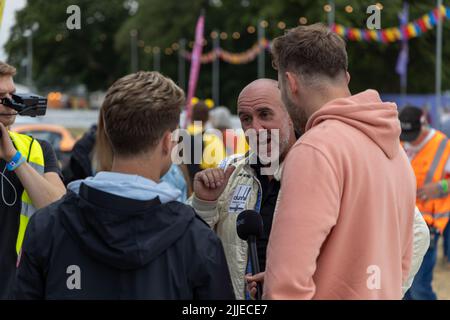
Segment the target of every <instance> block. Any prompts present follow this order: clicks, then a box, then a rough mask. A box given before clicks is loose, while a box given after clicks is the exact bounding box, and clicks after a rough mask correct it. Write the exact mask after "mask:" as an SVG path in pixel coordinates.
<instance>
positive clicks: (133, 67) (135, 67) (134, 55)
mask: <svg viewBox="0 0 450 320" xmlns="http://www.w3.org/2000/svg"><path fill="white" fill-rule="evenodd" d="M130 36H131V37H130V42H131V72H136V71H137V70H138V51H137V31H136V30H131V31H130Z"/></svg>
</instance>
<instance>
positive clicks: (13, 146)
mask: <svg viewBox="0 0 450 320" xmlns="http://www.w3.org/2000/svg"><path fill="white" fill-rule="evenodd" d="M15 74H16V69H15V68H14V67H12V66H10V65H8V64H6V63H4V62H1V61H0V99H1V100H0V101H1V103H0V133H1V137H0V193H1V197H0V299H8V298H10V297H11V295H10V290H11V288H12V287H13V281H14V278H15V273H16V262H17V256H18V255H19V254H20V250H21V246H22V241H23V238H24V235H25V230H26V227H27V224H28V220H29V218H30V217H31V216H32V215H33V213H34V212H35V211H36V210H37V209H39V208H42V207H45V206H47V205H49V204H50V203H52V202H54V201H56V200H58V199H59V198H61V197H62V196H63V195H64V194H65V192H66V190H65V187H64V184H63V182H62V180H61V178H60V175H61V174H60V169H59V167H58V163H57V160H56V155H55V152H54V151H53V149H52V147H51V145H50V144H49V143H48V142H46V141H41V140H35V139H33V138H32V137H30V136H27V135H23V134H18V133H15V132H12V131H9V130H8V129H9V127H10V126H11V125H12V124H13V123H14V121H15V119H16V115H17V111H15V110H13V109H12V108H9V107H6V106H5V105H4V104H3V103H4V102H3V99H5V98H6V99H11V98H12V94H14V93H15V86H14V81H13V76H14V75H15Z"/></svg>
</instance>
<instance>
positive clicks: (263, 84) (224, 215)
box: [190, 79, 296, 299]
mask: <svg viewBox="0 0 450 320" xmlns="http://www.w3.org/2000/svg"><path fill="white" fill-rule="evenodd" d="M238 115H239V118H240V120H241V125H242V129H243V130H244V131H245V132H246V134H247V135H250V136H251V135H253V137H255V136H256V138H258V139H257V144H256V146H252V141H251V138H250V139H249V140H250V145H251V147H253V151H251V152H250V153H247V154H246V155H245V156H244V155H241V156H237V157H230V158H227V159H225V160H224V161H223V163H222V164H221V165H220V166H219V168H216V169H207V170H204V171H201V172H199V173H197V174H196V176H195V178H194V195H193V197H192V198H191V199H190V202H191V203H192V206H193V207H194V208H195V209H196V211H197V213H198V214H199V215H200V216H201V217H202V218H203V219H204V220H205V221H206V222H207V223H208V224H209V225H210V227H211V228H213V229H214V230H215V231H216V232H217V235H218V236H219V238H220V239H221V240H222V243H223V246H224V249H225V255H226V258H227V262H228V267H229V269H230V274H231V279H232V282H233V287H234V292H235V296H236V298H237V299H244V298H245V280H244V276H245V274H246V273H247V272H248V271H251V270H249V269H248V245H247V243H246V242H245V241H243V240H241V239H240V238H239V237H238V235H237V233H236V218H237V216H238V214H239V213H240V212H241V211H243V210H247V209H255V210H256V211H259V213H260V214H261V216H262V219H263V223H264V235H263V237H261V238H260V239H259V240H258V241H257V247H258V260H259V265H260V268H261V271H264V269H265V265H266V248H267V243H268V239H269V234H270V229H271V225H272V219H273V212H274V210H275V204H276V201H277V197H278V192H279V190H280V177H281V167H282V165H280V166H277V165H275V164H276V163H277V162H282V161H283V160H284V157H285V156H286V154H287V152H288V151H289V149H290V147H291V146H292V145H293V144H294V143H295V140H296V137H295V133H294V128H293V124H292V121H291V120H290V118H289V115H288V113H287V112H286V110H285V108H284V107H283V103H282V101H281V95H280V90H279V89H278V84H277V82H276V81H274V80H270V79H259V80H256V81H253V82H252V83H250V84H249V85H248V86H246V87H245V88H244V89H243V90H242V92H241V93H240V95H239V98H238ZM278 133H279V134H278ZM278 142H279V143H278ZM255 147H256V149H257V152H256V150H255ZM265 149H267V154H266V152H265ZM271 168H272V169H273V170H272V171H273V172H270V170H269V169H271ZM236 196H238V197H236ZM236 199H238V200H236Z"/></svg>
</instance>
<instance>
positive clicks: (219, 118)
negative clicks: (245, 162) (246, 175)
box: [211, 107, 249, 157]
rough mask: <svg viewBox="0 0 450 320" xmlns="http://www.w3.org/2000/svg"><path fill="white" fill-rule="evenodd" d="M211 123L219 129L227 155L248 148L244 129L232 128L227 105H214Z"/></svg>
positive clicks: (242, 152)
mask: <svg viewBox="0 0 450 320" xmlns="http://www.w3.org/2000/svg"><path fill="white" fill-rule="evenodd" d="M211 125H212V126H213V127H214V128H215V129H217V130H219V131H220V133H221V139H222V142H223V145H224V146H225V149H226V152H227V156H228V157H229V156H232V155H234V154H245V153H246V152H247V151H248V150H249V146H248V144H247V141H246V138H245V134H244V131H243V130H240V129H233V127H232V125H231V113H230V110H228V108H227V107H216V108H214V109H213V110H212V111H211Z"/></svg>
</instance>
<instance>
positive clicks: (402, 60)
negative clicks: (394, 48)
mask: <svg viewBox="0 0 450 320" xmlns="http://www.w3.org/2000/svg"><path fill="white" fill-rule="evenodd" d="M408 12H409V6H408V3H407V2H404V3H403V10H402V13H401V14H399V19H400V25H401V26H406V25H407V24H408ZM408 60H409V54H408V39H406V37H405V38H403V40H402V49H401V50H400V54H399V55H398V59H397V65H396V67H395V71H396V72H397V73H398V74H399V75H400V76H401V84H402V86H406V77H407V74H408Z"/></svg>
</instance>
